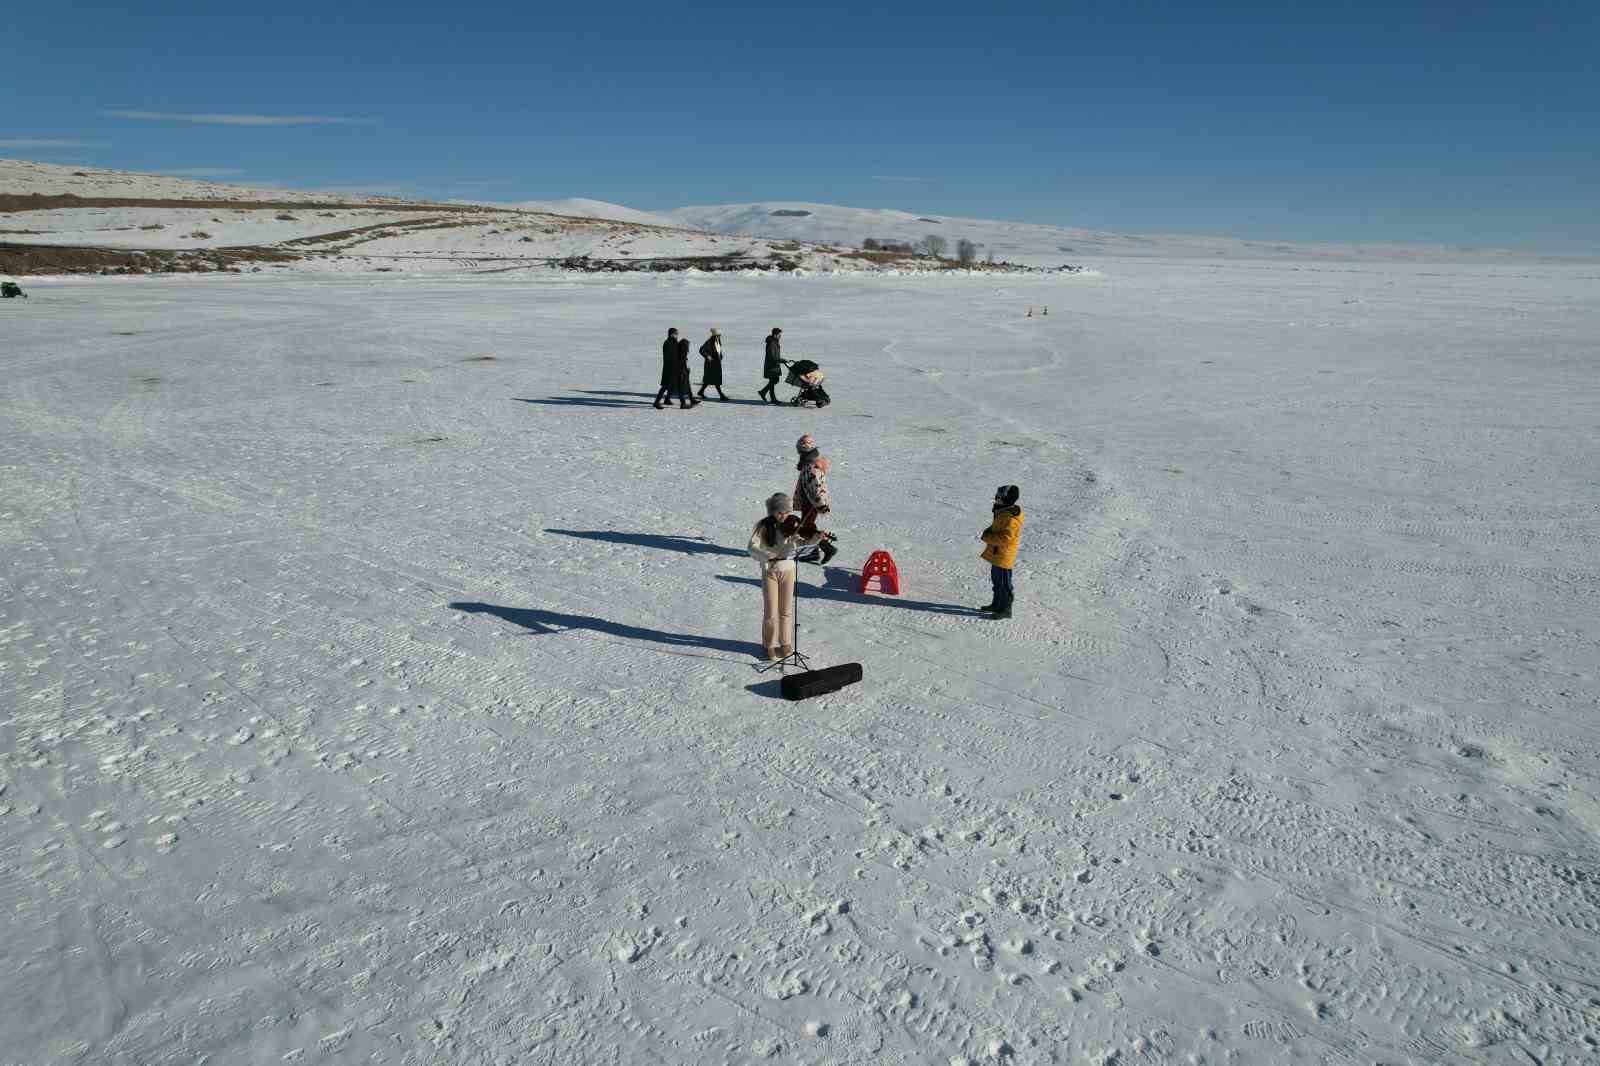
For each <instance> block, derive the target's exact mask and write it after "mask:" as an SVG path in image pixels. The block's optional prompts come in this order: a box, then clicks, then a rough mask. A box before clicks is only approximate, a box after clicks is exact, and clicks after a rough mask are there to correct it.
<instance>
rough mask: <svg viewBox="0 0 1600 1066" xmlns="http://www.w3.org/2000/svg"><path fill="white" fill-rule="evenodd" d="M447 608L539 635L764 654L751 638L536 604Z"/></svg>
mask: <svg viewBox="0 0 1600 1066" xmlns="http://www.w3.org/2000/svg"><path fill="white" fill-rule="evenodd" d="M450 609H451V610H452V611H465V612H466V613H468V614H488V615H493V616H494V617H496V618H500V619H503V620H505V621H507V622H510V623H511V624H512V625H515V626H521V627H522V628H523V629H526V630H528V631H529V632H530V633H537V634H540V635H544V634H550V633H566V632H569V631H570V630H574V629H586V630H589V631H591V632H594V633H604V634H606V635H608V636H613V637H623V638H625V639H627V640H642V641H649V642H651V643H654V644H665V645H667V646H669V647H674V648H704V649H706V650H708V651H722V652H728V653H729V654H731V655H751V656H756V657H758V658H759V657H762V656H764V655H765V652H764V650H763V649H762V647H761V645H760V644H757V643H756V642H754V641H745V640H724V639H722V638H720V637H701V636H696V635H694V634H693V633H668V632H665V631H664V630H660V629H647V628H645V627H644V626H630V625H624V624H623V623H621V622H608V621H606V620H605V619H604V618H593V617H590V616H588V615H582V614H563V613H561V612H560V611H542V610H539V609H538V608H536V607H505V606H501V605H499V604H493V603H465V602H457V603H452V604H450Z"/></svg>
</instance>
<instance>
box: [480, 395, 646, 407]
mask: <svg viewBox="0 0 1600 1066" xmlns="http://www.w3.org/2000/svg"><path fill="white" fill-rule="evenodd" d="M511 398H512V399H513V400H515V401H516V402H517V403H536V404H540V405H542V406H545V407H638V406H639V404H637V403H635V402H633V401H632V400H613V399H607V400H597V399H591V398H590V397H587V396H550V397H547V398H545V399H543V400H533V399H529V398H528V397H526V396H513V397H511ZM644 406H646V407H648V406H649V404H645V405H644Z"/></svg>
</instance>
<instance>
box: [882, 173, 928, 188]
mask: <svg viewBox="0 0 1600 1066" xmlns="http://www.w3.org/2000/svg"><path fill="white" fill-rule="evenodd" d="M872 180H873V181H912V182H916V183H917V184H919V185H926V184H928V183H930V182H932V181H933V179H932V178H911V177H907V176H905V175H904V174H874V175H872Z"/></svg>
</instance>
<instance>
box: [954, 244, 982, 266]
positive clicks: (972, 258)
mask: <svg viewBox="0 0 1600 1066" xmlns="http://www.w3.org/2000/svg"><path fill="white" fill-rule="evenodd" d="M956 258H957V259H959V260H961V265H962V266H971V265H972V264H973V263H976V262H977V261H978V246H977V245H976V244H974V243H973V242H971V241H969V240H967V239H966V238H965V237H963V238H961V239H960V240H959V241H957V242H956Z"/></svg>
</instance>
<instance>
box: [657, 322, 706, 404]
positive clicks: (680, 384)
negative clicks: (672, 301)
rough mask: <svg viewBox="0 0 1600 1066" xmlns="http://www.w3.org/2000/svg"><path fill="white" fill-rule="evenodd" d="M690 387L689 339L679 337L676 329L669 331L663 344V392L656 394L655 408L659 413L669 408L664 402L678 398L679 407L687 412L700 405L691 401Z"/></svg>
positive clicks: (697, 401) (695, 401) (696, 401)
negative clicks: (674, 397) (664, 408)
mask: <svg viewBox="0 0 1600 1066" xmlns="http://www.w3.org/2000/svg"><path fill="white" fill-rule="evenodd" d="M689 393H690V386H689V339H688V338H687V337H680V336H678V330H677V328H676V327H674V328H672V329H669V330H667V339H666V340H664V341H662V342H661V391H660V392H658V393H656V399H655V404H654V407H655V409H656V410H657V411H659V410H661V409H662V408H663V407H667V406H669V405H668V404H667V403H664V402H663V401H665V400H668V399H670V397H672V396H676V397H677V398H678V406H679V407H682V408H684V409H685V410H687V409H688V408H690V407H693V406H694V405H695V404H697V403H699V402H700V401H699V400H693V399H691V397H690V395H689Z"/></svg>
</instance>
